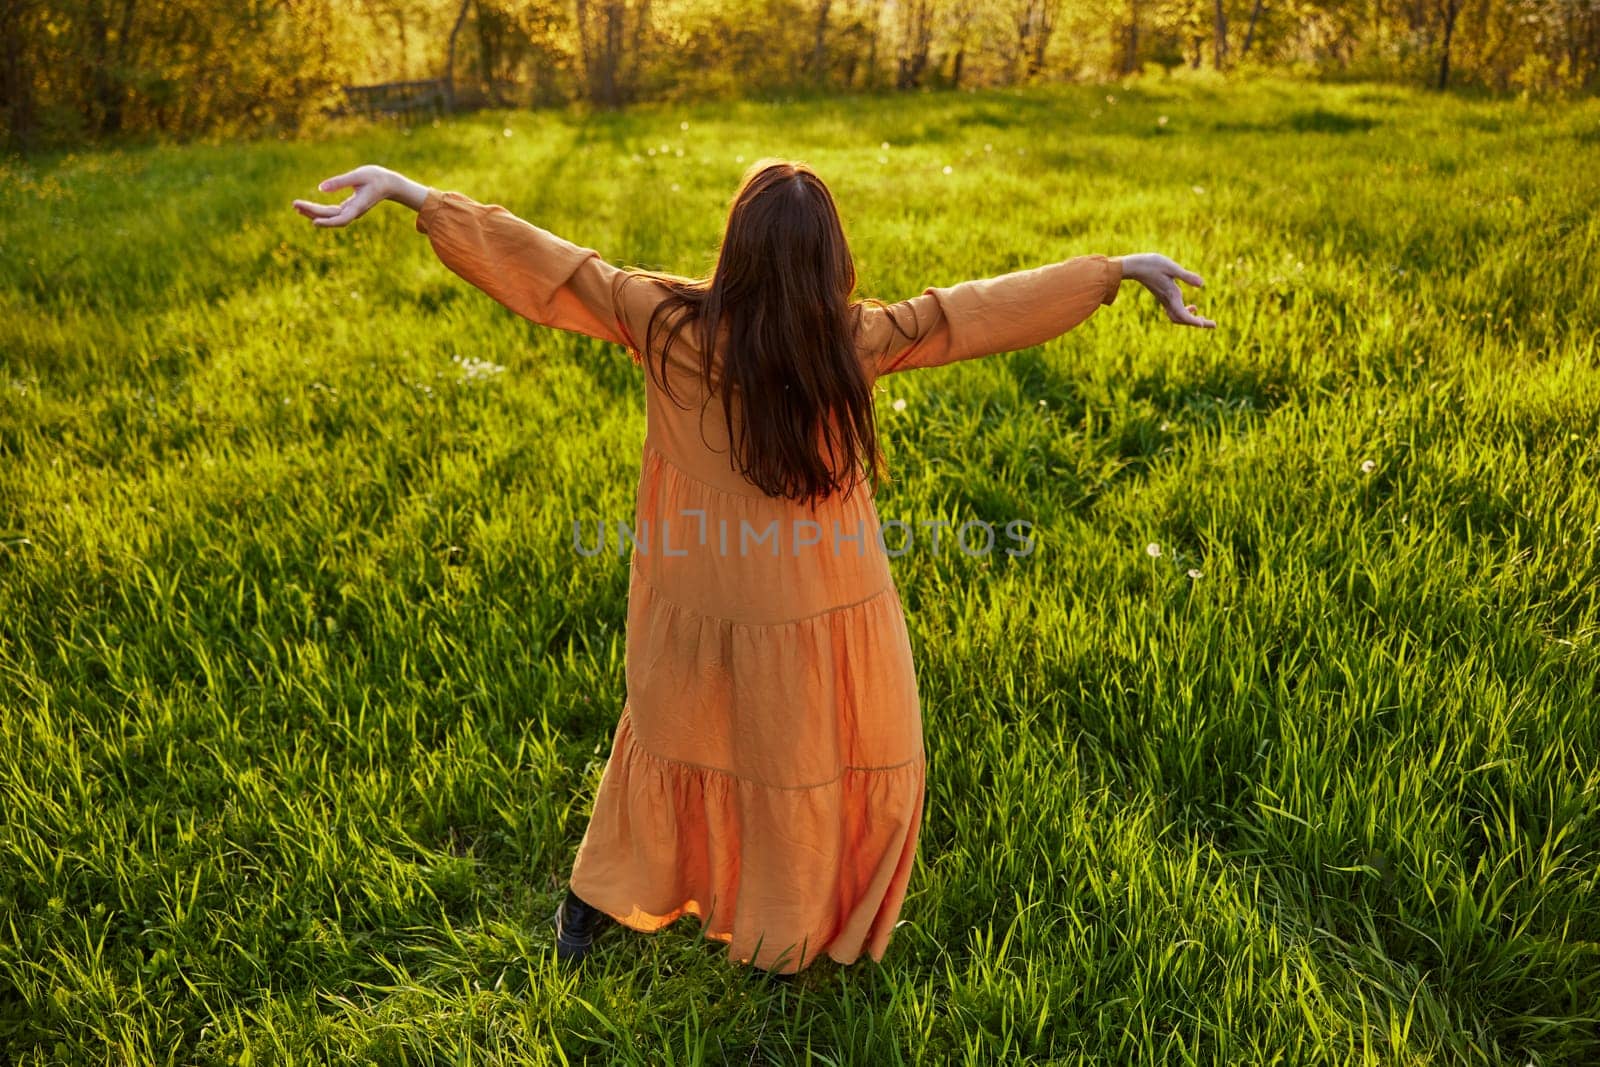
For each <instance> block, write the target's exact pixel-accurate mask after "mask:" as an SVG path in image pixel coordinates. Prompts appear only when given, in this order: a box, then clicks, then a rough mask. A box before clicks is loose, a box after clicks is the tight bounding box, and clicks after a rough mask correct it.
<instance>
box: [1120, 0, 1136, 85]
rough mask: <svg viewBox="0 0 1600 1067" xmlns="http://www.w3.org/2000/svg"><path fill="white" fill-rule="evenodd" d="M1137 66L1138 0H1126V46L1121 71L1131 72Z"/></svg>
mask: <svg viewBox="0 0 1600 1067" xmlns="http://www.w3.org/2000/svg"><path fill="white" fill-rule="evenodd" d="M1138 66H1139V0H1128V35H1127V48H1126V50H1125V51H1124V52H1123V53H1122V73H1124V74H1132V73H1133V72H1134V71H1135V70H1136V69H1138Z"/></svg>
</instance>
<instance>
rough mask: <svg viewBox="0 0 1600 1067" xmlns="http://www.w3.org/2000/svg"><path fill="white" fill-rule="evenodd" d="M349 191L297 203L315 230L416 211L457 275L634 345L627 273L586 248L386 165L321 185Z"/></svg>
mask: <svg viewBox="0 0 1600 1067" xmlns="http://www.w3.org/2000/svg"><path fill="white" fill-rule="evenodd" d="M317 188H319V189H320V190H322V191H323V192H332V191H334V190H336V189H346V188H348V189H351V190H353V192H352V193H351V194H350V196H349V197H348V198H347V199H345V200H344V201H343V202H342V203H339V204H318V203H314V202H311V201H307V200H296V201H295V202H294V207H295V210H296V211H298V212H300V214H302V215H304V216H305V217H306V218H308V219H310V220H311V223H312V225H314V226H324V227H327V226H345V225H348V224H349V223H351V222H354V221H355V220H356V219H358V218H360V217H361V216H362V215H364V214H366V213H367V211H369V210H370V209H371V208H372V207H374V206H375V205H377V204H379V203H382V202H383V201H384V200H393V201H394V202H395V203H398V204H404V205H405V206H406V207H409V208H411V209H413V210H414V211H416V212H417V220H416V227H417V231H418V232H419V233H423V234H426V235H427V236H428V240H429V242H430V243H431V244H432V246H433V250H434V252H435V253H437V254H438V256H439V259H440V260H441V261H442V262H443V263H444V264H445V266H447V267H449V268H450V269H451V270H452V271H454V272H455V273H456V274H457V275H459V276H460V277H462V278H464V279H465V280H466V281H468V282H470V283H471V284H472V285H474V286H476V287H477V288H479V289H481V290H483V291H484V292H485V293H487V294H488V295H489V296H491V297H493V298H494V299H495V300H497V301H499V302H500V303H501V304H502V305H504V306H505V307H507V308H509V309H510V310H512V311H514V312H516V313H517V314H518V315H521V316H522V317H523V318H525V319H528V320H529V321H531V322H536V323H539V324H540V325H542V326H552V327H555V328H557V329H562V330H572V331H575V332H577V333H583V334H587V335H588V336H590V337H598V338H600V339H602V340H605V341H614V342H616V343H617V344H622V345H626V346H628V347H629V348H630V349H633V348H635V345H634V343H633V340H632V337H631V333H630V330H629V328H628V325H627V320H628V318H629V317H630V315H629V313H628V311H627V310H626V309H625V308H624V307H623V303H622V298H621V289H622V285H623V282H624V281H626V280H627V279H628V277H629V276H630V272H629V271H626V270H623V269H621V268H618V267H615V266H612V265H611V264H610V263H607V262H606V261H605V260H604V259H602V258H601V257H600V253H598V252H596V251H595V250H594V249H592V248H585V247H582V246H580V245H576V244H573V243H572V242H571V241H568V240H565V239H564V238H561V237H558V236H556V235H555V234H553V233H551V232H549V231H548V230H544V229H541V228H540V227H538V226H535V225H533V224H532V223H530V222H526V221H524V220H523V219H520V218H518V217H517V216H515V215H513V214H512V213H511V212H509V211H507V210H506V209H505V208H503V207H501V206H499V205H498V204H480V203H478V202H477V201H476V200H473V199H472V198H470V197H468V196H465V195H463V194H461V193H457V192H442V191H440V190H438V189H435V188H432V187H430V186H427V185H423V184H421V183H419V182H415V181H412V180H411V179H410V178H407V177H406V176H405V175H403V174H399V173H397V172H395V171H392V170H389V169H388V168H387V167H378V166H365V167H357V168H356V169H355V170H352V171H350V172H348V173H346V174H340V175H337V176H335V177H332V178H329V179H327V180H326V181H324V182H322V183H321V184H320V185H319V186H318V187H317Z"/></svg>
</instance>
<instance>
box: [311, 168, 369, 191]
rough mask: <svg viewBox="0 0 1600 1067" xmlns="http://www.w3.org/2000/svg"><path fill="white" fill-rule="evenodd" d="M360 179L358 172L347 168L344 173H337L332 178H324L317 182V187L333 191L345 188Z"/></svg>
mask: <svg viewBox="0 0 1600 1067" xmlns="http://www.w3.org/2000/svg"><path fill="white" fill-rule="evenodd" d="M360 180H361V179H360V177H359V175H358V172H356V171H353V170H347V171H345V172H344V173H343V174H335V175H334V176H333V177H331V178H324V179H323V180H322V181H321V182H319V183H318V184H317V188H318V189H321V190H322V191H323V192H325V193H331V192H333V191H334V190H335V189H343V188H345V187H346V186H349V185H354V184H356V182H358V181H360Z"/></svg>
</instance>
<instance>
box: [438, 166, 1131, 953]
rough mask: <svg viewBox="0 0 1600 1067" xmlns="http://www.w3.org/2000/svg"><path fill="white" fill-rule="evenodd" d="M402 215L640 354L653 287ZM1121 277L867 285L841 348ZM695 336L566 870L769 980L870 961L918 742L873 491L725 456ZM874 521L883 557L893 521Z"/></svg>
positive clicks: (980, 323)
mask: <svg viewBox="0 0 1600 1067" xmlns="http://www.w3.org/2000/svg"><path fill="white" fill-rule="evenodd" d="M416 226H417V229H418V231H419V232H422V233H425V234H427V235H428V238H429V241H430V242H431V244H432V246H433V249H434V251H435V252H436V253H437V255H438V256H439V258H440V259H441V260H442V261H443V262H444V263H445V265H446V266H448V267H449V268H450V269H451V270H452V271H454V272H455V273H457V274H458V275H460V276H461V277H462V278H464V279H466V280H467V281H469V282H471V283H472V284H473V285H475V286H477V287H478V288H480V289H482V290H483V291H484V292H486V293H488V294H489V295H490V296H491V297H493V298H494V299H495V300H497V301H499V302H500V303H501V304H503V305H505V306H506V307H507V308H509V309H510V310H512V311H514V312H516V313H517V314H518V315H521V316H523V317H524V318H527V319H529V320H531V321H533V322H536V323H541V324H544V325H547V326H552V327H556V328H559V329H565V330H573V331H576V332H579V333H583V334H587V335H589V336H591V337H598V338H602V339H604V340H607V341H613V342H616V343H617V344H620V345H624V346H626V347H627V348H628V350H629V353H630V355H631V357H632V358H633V360H634V362H635V363H636V364H637V363H640V361H641V359H642V356H643V355H644V354H643V353H641V351H640V348H639V345H640V344H641V343H642V342H643V339H644V337H645V327H646V323H647V322H648V319H649V316H650V312H651V310H652V309H653V308H654V307H655V305H656V303H657V302H659V300H660V299H661V297H662V295H663V294H664V292H665V290H664V288H663V287H662V286H661V285H660V283H658V282H656V281H654V280H652V279H649V278H646V277H644V276H642V275H637V274H636V273H635V272H633V271H630V270H626V269H621V268H618V267H615V266H612V265H611V264H610V263H607V262H606V261H605V260H604V259H602V258H601V257H600V255H599V253H597V252H596V251H594V250H593V249H590V248H585V247H581V246H579V245H576V244H573V243H572V242H570V241H567V240H564V239H562V238H560V237H557V236H556V235H554V234H552V233H549V232H548V231H546V230H543V229H541V228H539V227H537V226H534V225H532V224H530V223H528V222H525V221H523V220H522V219H519V218H517V217H516V216H515V215H513V214H511V213H510V212H509V211H507V210H506V209H505V208H503V207H500V206H498V205H492V204H491V205H484V204H480V203H477V202H476V201H474V200H472V199H471V198H469V197H467V196H464V195H462V194H461V193H457V192H441V191H439V190H437V189H430V190H429V192H428V195H427V198H426V200H425V202H424V203H423V205H422V208H421V210H420V212H419V213H418V216H417V221H416ZM1121 281H1122V262H1121V259H1120V257H1107V256H1101V255H1085V256H1078V257H1076V258H1073V259H1068V260H1065V261H1062V262H1058V263H1052V264H1049V265H1046V266H1042V267H1037V268H1034V269H1032V270H1023V271H1017V272H1015V273H1011V274H1006V275H1002V276H999V277H994V278H984V279H978V280H975V281H968V282H963V283H961V284H958V285H954V286H950V287H945V288H941V287H934V288H929V289H926V290H925V291H924V292H923V293H922V294H920V295H918V296H915V297H912V298H910V299H908V300H903V301H901V302H899V303H898V304H890V305H888V311H887V312H886V311H885V310H884V309H883V308H881V307H877V306H874V305H871V304H865V303H863V304H860V305H858V311H859V320H858V321H859V329H858V334H857V336H858V337H859V339H860V345H859V351H860V353H861V358H862V359H863V360H865V361H867V362H868V363H869V365H870V367H871V370H872V374H873V376H877V375H881V374H887V373H890V372H893V371H899V370H906V369H910V368H914V367H933V366H938V365H941V364H946V363H950V362H953V361H956V360H961V359H968V358H972V357H976V356H981V355H985V354H988V353H997V352H1008V351H1012V350H1015V349H1019V348H1025V347H1028V346H1030V345H1035V344H1040V343H1042V342H1044V341H1046V340H1049V339H1050V338H1052V337H1055V336H1057V335H1058V334H1061V333H1063V332H1065V331H1066V330H1068V329H1071V328H1072V327H1073V326H1075V325H1077V324H1078V323H1080V322H1082V321H1083V320H1084V319H1086V318H1088V317H1089V315H1090V314H1092V313H1093V312H1094V311H1095V310H1096V309H1097V308H1098V307H1099V306H1101V305H1102V304H1110V303H1112V302H1113V301H1114V300H1115V298H1116V295H1117V290H1118V287H1119V285H1120V284H1121ZM891 314H892V315H893V316H894V319H895V320H896V321H898V323H899V328H898V329H897V328H896V327H895V325H894V324H893V323H892V322H891V319H890V317H889V316H890V315H891ZM902 331H904V332H902ZM696 343H697V339H696V336H695V333H694V331H693V330H686V331H684V333H683V334H682V336H681V337H680V339H679V341H678V342H677V343H676V344H675V345H674V346H673V352H672V356H673V364H672V365H671V366H670V367H669V375H670V376H671V382H672V385H673V392H674V395H675V396H677V397H678V398H679V400H680V402H686V403H687V407H681V406H678V405H677V404H674V403H673V401H672V400H671V399H669V398H668V397H666V396H664V395H662V393H661V391H660V389H659V387H658V386H657V384H656V383H655V381H654V380H653V378H652V377H651V375H649V374H645V375H644V377H645V382H646V390H647V393H646V431H645V440H644V450H643V457H642V469H641V472H640V476H639V487H638V497H637V508H636V512H635V516H634V521H633V525H632V528H631V534H632V541H631V542H630V547H631V548H632V551H631V563H630V571H631V574H630V585H629V592H628V620H627V635H626V641H627V645H626V674H627V697H626V701H625V703H624V705H623V708H622V712H621V716H620V719H619V721H618V723H617V728H616V734H615V737H614V740H613V744H612V748H611V755H610V759H609V761H608V762H607V764H606V768H605V772H604V775H603V776H602V778H601V781H600V786H599V790H598V793H597V795H596V797H595V803H594V813H593V816H592V817H591V819H590V821H589V826H588V829H587V831H586V833H585V834H584V837H583V841H582V844H581V845H580V846H579V848H578V853H577V858H576V861H575V863H574V866H573V870H572V876H571V886H572V889H573V891H574V892H576V893H577V894H578V896H579V897H581V898H582V899H584V900H585V901H587V902H589V903H590V904H592V905H594V906H595V907H597V908H599V909H601V910H602V911H604V912H606V913H608V914H609V915H611V916H612V917H613V918H615V919H616V920H617V921H619V922H620V923H622V924H623V925H625V926H629V927H632V928H633V929H635V930H641V931H652V930H657V929H659V928H661V927H663V926H665V925H667V924H668V923H671V922H672V921H674V920H675V919H677V918H679V917H680V916H682V915H685V914H692V915H695V916H698V917H699V921H700V924H701V928H702V930H703V932H704V933H705V935H706V936H708V937H712V938H716V939H718V940H720V941H724V942H727V944H728V953H729V955H730V957H732V958H734V959H736V960H737V961H738V962H742V963H752V964H754V965H756V966H759V967H762V968H765V969H768V970H771V971H775V972H782V973H793V972H795V971H798V970H800V969H802V968H803V967H805V966H807V965H809V964H810V963H811V962H813V961H814V960H815V959H816V958H817V956H818V955H819V954H820V953H822V952H824V951H825V952H827V953H828V955H829V956H831V957H832V958H833V959H834V960H836V961H838V962H839V963H845V964H848V963H851V962H854V961H855V960H856V959H858V958H859V957H860V955H861V953H862V952H863V951H865V952H867V953H868V954H869V955H870V956H871V957H872V959H873V960H874V961H878V960H881V959H882V958H883V954H884V951H885V950H886V949H887V947H888V944H889V939H890V936H891V935H892V933H893V931H894V928H895V926H896V919H897V918H898V917H899V914H900V909H901V904H902V902H903V901H904V898H905V893H906V885H907V881H908V880H909V878H910V875H911V869H912V865H913V860H914V859H915V854H916V847H917V839H918V834H919V831H920V829H921V823H922V813H923V798H924V785H925V778H924V772H925V769H926V757H925V753H924V750H923V743H922V718H921V708H920V704H919V701H918V695H917V681H916V674H915V672H914V671H913V668H912V660H911V644H910V641H909V639H908V636H907V632H906V624H905V618H904V616H903V614H902V611H901V604H900V598H899V594H898V592H897V591H896V589H895V585H894V581H893V578H892V576H891V574H890V570H889V565H888V554H887V551H886V548H885V542H884V541H880V539H879V522H878V515H877V511H876V509H875V507H874V504H873V501H872V497H871V494H870V486H868V485H866V484H863V485H862V486H861V487H860V488H859V489H858V490H857V491H856V492H853V493H852V494H850V496H849V497H848V499H845V498H841V497H837V496H836V497H834V498H833V499H830V500H828V501H825V502H823V503H822V504H821V505H818V506H816V507H811V508H807V507H803V506H801V505H798V504H796V503H794V502H792V501H787V500H780V499H776V498H772V497H768V496H766V495H765V494H763V493H762V492H761V491H760V490H759V489H757V488H756V487H755V485H754V484H753V483H751V482H749V481H747V480H746V479H745V478H744V477H743V476H742V475H740V474H739V473H738V472H737V471H736V470H734V469H732V467H731V465H730V462H729V458H728V455H729V451H728V440H729V434H728V427H727V425H726V423H725V422H724V420H723V415H722V409H721V403H720V400H719V399H716V398H713V399H712V402H711V403H709V404H704V405H703V404H702V403H701V401H702V400H703V399H705V397H704V394H703V392H702V389H703V387H702V385H701V379H700V367H699V359H700V356H699V352H698V350H697V348H696V347H695V346H696ZM720 347H721V346H720V344H719V348H720ZM649 357H650V361H651V363H652V364H654V363H655V361H656V359H657V354H656V353H655V352H651V353H650V354H649ZM702 407H703V408H704V412H703V415H702ZM737 417H738V415H737V410H736V413H735V418H736V419H737ZM613 533H614V534H615V533H616V531H615V527H613ZM884 536H885V539H886V541H887V544H888V546H889V549H891V550H893V551H895V552H896V553H897V554H898V553H899V552H900V550H901V546H902V543H903V533H896V532H894V531H893V530H892V529H891V531H890V532H888V533H886V534H885V535H884ZM590 547H591V548H592V546H590ZM611 550H612V551H615V548H612V549H611Z"/></svg>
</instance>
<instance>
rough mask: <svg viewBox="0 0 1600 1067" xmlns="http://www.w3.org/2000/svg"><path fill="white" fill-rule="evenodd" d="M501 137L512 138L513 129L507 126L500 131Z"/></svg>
mask: <svg viewBox="0 0 1600 1067" xmlns="http://www.w3.org/2000/svg"><path fill="white" fill-rule="evenodd" d="M500 136H501V137H510V136H511V127H510V126H507V127H506V128H505V129H503V130H501V131H500Z"/></svg>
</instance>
